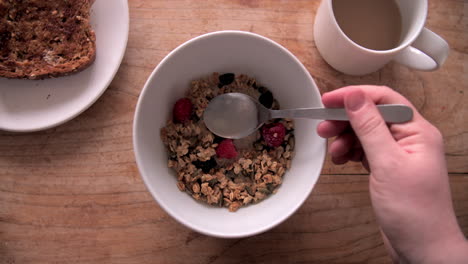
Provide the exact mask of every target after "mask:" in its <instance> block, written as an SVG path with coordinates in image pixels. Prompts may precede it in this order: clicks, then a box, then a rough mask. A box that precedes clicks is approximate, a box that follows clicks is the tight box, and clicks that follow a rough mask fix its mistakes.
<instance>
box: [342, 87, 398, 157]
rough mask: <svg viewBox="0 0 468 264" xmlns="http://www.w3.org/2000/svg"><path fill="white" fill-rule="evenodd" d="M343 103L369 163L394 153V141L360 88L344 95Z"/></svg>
mask: <svg viewBox="0 0 468 264" xmlns="http://www.w3.org/2000/svg"><path fill="white" fill-rule="evenodd" d="M344 103H345V108H346V113H347V114H348V117H349V121H350V123H351V127H352V128H353V130H354V133H355V134H356V136H357V137H358V138H359V141H360V142H361V145H362V148H363V149H364V152H365V153H366V157H367V159H368V160H369V163H370V164H372V163H373V162H372V161H373V160H375V159H379V158H384V156H387V155H388V154H391V153H395V150H396V148H397V144H396V141H395V139H394V138H393V136H392V134H391V133H390V130H389V129H388V127H387V125H386V123H385V121H384V120H383V118H382V116H381V115H380V112H379V110H378V109H377V107H376V106H375V103H374V102H373V101H372V100H371V98H370V97H368V96H366V94H365V93H364V92H363V91H362V90H361V89H355V90H351V91H350V92H349V93H347V94H346V95H345V97H344Z"/></svg>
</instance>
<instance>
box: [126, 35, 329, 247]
mask: <svg viewBox="0 0 468 264" xmlns="http://www.w3.org/2000/svg"><path fill="white" fill-rule="evenodd" d="M213 72H220V73H225V72H233V73H244V74H247V75H249V76H251V77H255V78H256V79H257V81H258V82H259V83H261V84H262V85H264V86H265V87H268V88H269V89H270V90H271V91H272V92H273V95H274V96H275V98H276V99H277V100H278V101H279V103H280V105H281V107H282V108H295V107H321V106H322V103H321V100H320V92H319V90H318V89H317V86H316V85H315V83H314V81H313V79H312V77H311V76H310V74H309V73H308V72H307V70H306V69H305V67H304V66H303V65H302V64H301V63H300V62H299V60H298V59H297V58H296V57H294V55H293V54H292V53H290V52H289V51H288V50H286V49H285V48H284V47H282V46H280V45H279V44H277V43H275V42H273V41H272V40H269V39H267V38H265V37H262V36H259V35H256V34H253V33H249V32H242V31H220V32H214V33H209V34H205V35H202V36H199V37H196V38H194V39H192V40H189V41H187V42H186V43H184V44H182V45H181V46H179V47H178V48H176V49H175V50H173V51H172V52H171V53H169V55H167V56H166V57H165V58H164V59H163V60H162V61H161V63H159V65H158V66H157V67H156V69H155V70H154V71H153V73H152V74H151V76H150V77H149V79H148V81H147V82H146V84H145V87H144V88H143V91H142V93H141V95H140V98H139V100H138V104H137V108H136V113H135V120H134V124H133V130H134V133H133V144H134V149H135V155H136V161H137V164H138V168H139V170H140V173H141V175H142V177H143V180H144V182H145V184H146V186H147V187H148V189H149V191H150V192H151V194H152V195H153V197H154V199H155V200H156V201H157V202H158V203H159V205H160V206H161V207H162V208H164V210H166V212H167V213H169V214H170V215H171V216H172V217H174V218H175V219H176V220H177V221H179V222H180V223H182V224H184V225H186V226H187V227H189V228H191V229H193V230H195V231H198V232H200V233H203V234H206V235H210V236H215V237H224V238H238V237H245V236H251V235H254V234H258V233H261V232H264V231H266V230H268V229H270V228H272V227H274V226H276V225H278V224H279V223H281V222H282V221H284V220H285V219H287V218H288V217H289V216H290V215H291V214H293V213H294V212H295V211H296V210H297V209H298V208H299V207H300V206H301V204H302V203H303V202H304V201H305V199H307V197H308V196H309V194H310V192H311V191H312V189H313V187H314V185H315V183H316V182H317V179H318V177H319V175H320V171H321V169H322V165H323V162H324V158H325V152H326V141H325V140H324V139H322V138H320V137H319V136H318V135H317V133H316V126H317V124H318V121H314V120H296V121H295V137H296V154H295V157H294V158H293V161H292V166H291V169H290V170H289V171H288V172H287V173H286V174H285V175H284V181H283V184H282V186H281V187H280V188H279V190H278V192H277V193H276V194H274V195H272V196H270V197H269V198H267V199H265V200H263V201H261V202H260V203H258V204H254V205H250V206H248V207H243V208H240V209H239V210H238V211H237V212H235V213H232V212H229V211H228V210H227V209H226V208H217V207H211V206H207V205H205V204H202V203H200V202H197V201H195V200H194V199H192V197H190V196H189V195H187V194H186V193H184V192H181V191H179V189H178V188H177V186H176V182H177V181H176V176H175V173H174V172H173V171H172V170H171V169H169V168H167V154H166V150H165V147H164V145H163V143H162V141H161V139H160V136H159V133H160V129H161V128H162V127H163V126H164V125H165V123H166V120H168V119H169V118H171V112H172V107H173V105H174V103H175V101H177V99H179V98H181V97H183V96H184V93H185V92H186V91H187V90H188V89H189V85H190V81H192V80H195V79H198V78H201V77H204V76H208V75H210V74H211V73H213Z"/></svg>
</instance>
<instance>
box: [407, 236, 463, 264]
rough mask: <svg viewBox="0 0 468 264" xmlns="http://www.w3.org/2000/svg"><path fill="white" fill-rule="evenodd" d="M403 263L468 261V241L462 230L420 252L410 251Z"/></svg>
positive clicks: (457, 262) (461, 263) (442, 263)
mask: <svg viewBox="0 0 468 264" xmlns="http://www.w3.org/2000/svg"><path fill="white" fill-rule="evenodd" d="M401 263H427V264H444V263H451V264H463V263H468V241H467V240H466V239H465V237H464V236H463V233H461V231H460V232H458V233H457V234H452V235H450V236H447V237H445V238H441V239H440V240H438V241H437V242H435V243H431V244H429V245H428V246H427V247H425V248H424V249H422V250H421V251H420V252H411V253H408V254H407V255H406V256H404V257H403V259H402V262H401Z"/></svg>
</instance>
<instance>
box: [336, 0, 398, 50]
mask: <svg viewBox="0 0 468 264" xmlns="http://www.w3.org/2000/svg"><path fill="white" fill-rule="evenodd" d="M332 5H333V13H334V14H335V18H336V22H337V23H338V25H339V26H340V28H341V30H343V32H344V33H345V34H346V36H347V37H348V38H350V39H351V40H352V41H354V42H356V43H357V44H358V45H360V46H363V47H365V48H368V49H373V50H389V49H393V48H396V47H397V46H398V44H399V43H400V38H401V14H400V9H399V8H398V5H397V3H396V2H395V0H333V1H332Z"/></svg>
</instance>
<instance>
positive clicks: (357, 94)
mask: <svg viewBox="0 0 468 264" xmlns="http://www.w3.org/2000/svg"><path fill="white" fill-rule="evenodd" d="M365 102H366V97H365V95H364V92H363V91H361V90H360V89H357V90H355V91H352V92H350V93H348V94H347V95H346V97H345V106H346V108H348V109H349V110H351V111H353V112H355V111H357V110H359V109H361V107H362V106H364V103H365Z"/></svg>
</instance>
